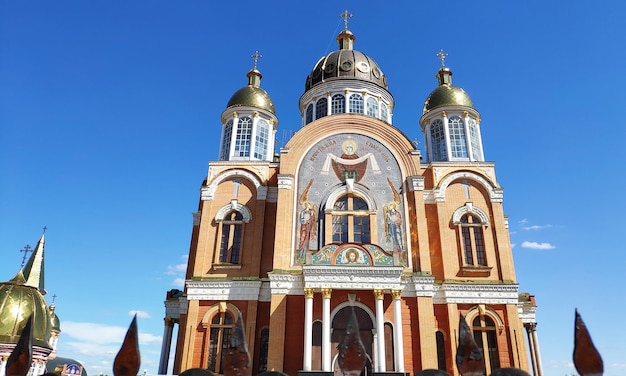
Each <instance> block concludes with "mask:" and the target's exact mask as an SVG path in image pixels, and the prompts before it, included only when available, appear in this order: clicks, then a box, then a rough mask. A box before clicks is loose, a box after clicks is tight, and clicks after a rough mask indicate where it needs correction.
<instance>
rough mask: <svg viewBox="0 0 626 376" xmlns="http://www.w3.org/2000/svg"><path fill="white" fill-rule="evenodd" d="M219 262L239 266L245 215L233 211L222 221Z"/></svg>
mask: <svg viewBox="0 0 626 376" xmlns="http://www.w3.org/2000/svg"><path fill="white" fill-rule="evenodd" d="M221 223H222V229H221V232H222V233H221V242H220V254H219V262H220V263H226V264H238V263H239V256H240V255H241V240H242V237H243V224H244V218H243V215H242V214H241V213H240V212H238V211H236V210H233V211H231V212H229V213H227V214H226V215H225V216H224V219H223V220H222V222H221Z"/></svg>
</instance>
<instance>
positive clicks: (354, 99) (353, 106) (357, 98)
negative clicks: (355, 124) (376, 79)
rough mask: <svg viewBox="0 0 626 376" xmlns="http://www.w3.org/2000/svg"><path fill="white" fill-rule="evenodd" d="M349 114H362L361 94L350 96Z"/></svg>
mask: <svg viewBox="0 0 626 376" xmlns="http://www.w3.org/2000/svg"><path fill="white" fill-rule="evenodd" d="M349 108H350V113H353V114H362V113H363V96H361V94H351V95H350V107H349Z"/></svg>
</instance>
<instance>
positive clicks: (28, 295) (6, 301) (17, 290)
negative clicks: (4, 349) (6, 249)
mask: <svg viewBox="0 0 626 376" xmlns="http://www.w3.org/2000/svg"><path fill="white" fill-rule="evenodd" d="M31 315H33V344H34V345H36V346H42V347H50V345H49V344H48V340H49V338H50V333H49V328H50V316H49V315H48V306H47V304H46V301H45V299H44V297H43V295H41V293H40V292H39V289H37V288H36V287H32V286H27V285H26V279H25V278H24V275H23V273H22V271H21V270H20V271H19V272H18V273H17V275H16V276H15V277H14V278H13V279H11V280H10V281H8V282H3V283H0V343H17V341H18V339H19V336H20V333H21V332H22V329H23V328H24V326H25V325H26V321H27V320H28V318H29V317H30V316H31Z"/></svg>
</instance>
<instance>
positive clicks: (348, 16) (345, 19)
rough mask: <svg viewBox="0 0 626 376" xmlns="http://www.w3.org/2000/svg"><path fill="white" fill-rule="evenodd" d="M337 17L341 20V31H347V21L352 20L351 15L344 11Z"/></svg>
mask: <svg viewBox="0 0 626 376" xmlns="http://www.w3.org/2000/svg"><path fill="white" fill-rule="evenodd" d="M339 17H341V18H343V29H344V30H348V20H349V19H350V18H352V13H350V12H348V10H347V9H346V10H344V11H343V13H341V14H340V15H339Z"/></svg>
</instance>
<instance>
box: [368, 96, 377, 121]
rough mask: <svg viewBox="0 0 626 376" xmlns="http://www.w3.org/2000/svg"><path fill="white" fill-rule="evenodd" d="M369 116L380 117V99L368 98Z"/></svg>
mask: <svg viewBox="0 0 626 376" xmlns="http://www.w3.org/2000/svg"><path fill="white" fill-rule="evenodd" d="M367 116H371V117H375V118H378V101H377V100H376V98H372V97H369V98H367Z"/></svg>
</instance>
